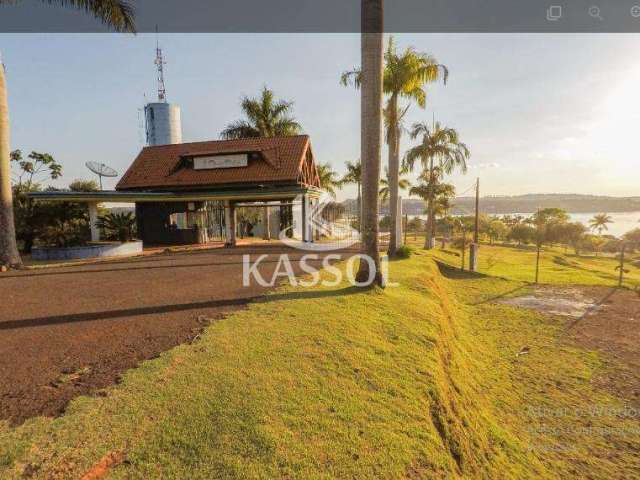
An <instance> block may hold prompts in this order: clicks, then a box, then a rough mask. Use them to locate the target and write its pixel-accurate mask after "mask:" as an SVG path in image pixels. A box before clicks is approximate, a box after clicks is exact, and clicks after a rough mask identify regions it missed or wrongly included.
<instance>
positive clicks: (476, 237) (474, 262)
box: [469, 177, 480, 272]
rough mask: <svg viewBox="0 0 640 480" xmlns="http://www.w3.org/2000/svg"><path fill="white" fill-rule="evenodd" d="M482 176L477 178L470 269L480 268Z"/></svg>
mask: <svg viewBox="0 0 640 480" xmlns="http://www.w3.org/2000/svg"><path fill="white" fill-rule="evenodd" d="M479 242H480V177H478V179H477V180H476V218H475V225H474V231H473V243H472V244H471V246H470V248H469V270H471V271H472V272H476V271H477V270H478V249H479V248H480V243H479Z"/></svg>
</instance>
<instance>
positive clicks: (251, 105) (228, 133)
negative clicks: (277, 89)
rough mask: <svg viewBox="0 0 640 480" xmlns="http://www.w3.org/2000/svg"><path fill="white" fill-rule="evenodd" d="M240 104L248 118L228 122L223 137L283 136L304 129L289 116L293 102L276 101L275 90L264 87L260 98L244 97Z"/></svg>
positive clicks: (229, 138)
mask: <svg viewBox="0 0 640 480" xmlns="http://www.w3.org/2000/svg"><path fill="white" fill-rule="evenodd" d="M240 105H241V108H242V111H243V113H244V114H245V116H246V117H247V119H246V120H236V121H235V122H232V123H230V124H228V125H227V128H225V129H224V130H223V131H222V133H221V134H220V136H221V137H222V138H224V139H227V140H233V139H236V138H253V137H283V136H287V135H296V134H298V133H300V131H301V130H302V128H301V127H300V124H299V123H298V122H296V121H295V119H294V118H293V117H291V116H289V113H290V112H291V110H292V108H293V102H287V101H284V100H280V101H276V100H275V98H274V95H273V91H271V90H269V89H268V88H267V87H263V89H262V92H261V93H260V98H249V97H243V98H242V102H241V104H240Z"/></svg>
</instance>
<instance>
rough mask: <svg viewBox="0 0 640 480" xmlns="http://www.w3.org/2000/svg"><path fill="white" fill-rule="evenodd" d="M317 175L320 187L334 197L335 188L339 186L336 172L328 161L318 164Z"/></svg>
mask: <svg viewBox="0 0 640 480" xmlns="http://www.w3.org/2000/svg"><path fill="white" fill-rule="evenodd" d="M317 169H318V177H320V187H321V188H322V189H323V190H325V191H326V192H327V193H328V194H329V195H331V196H332V197H333V198H336V189H337V188H340V180H339V179H338V178H337V176H338V174H337V173H336V171H335V170H334V169H333V167H332V166H331V165H329V164H328V163H320V164H318V167H317Z"/></svg>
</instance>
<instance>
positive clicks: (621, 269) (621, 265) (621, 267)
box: [618, 243, 626, 287]
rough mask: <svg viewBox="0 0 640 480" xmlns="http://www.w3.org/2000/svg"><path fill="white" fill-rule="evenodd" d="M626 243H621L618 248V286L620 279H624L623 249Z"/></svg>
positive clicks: (619, 285)
mask: <svg viewBox="0 0 640 480" xmlns="http://www.w3.org/2000/svg"><path fill="white" fill-rule="evenodd" d="M625 247H626V244H625V243H622V249H621V250H620V266H619V267H618V268H619V269H620V276H619V277H618V287H622V281H623V280H624V250H625Z"/></svg>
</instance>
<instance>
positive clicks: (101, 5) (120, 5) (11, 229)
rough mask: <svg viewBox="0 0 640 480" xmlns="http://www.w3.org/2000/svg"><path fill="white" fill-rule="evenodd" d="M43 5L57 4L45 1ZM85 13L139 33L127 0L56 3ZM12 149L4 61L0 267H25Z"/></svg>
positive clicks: (0, 80) (0, 76)
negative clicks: (18, 231)
mask: <svg viewBox="0 0 640 480" xmlns="http://www.w3.org/2000/svg"><path fill="white" fill-rule="evenodd" d="M42 2H43V3H49V4H51V3H53V2H51V0H42ZM5 3H15V2H14V1H13V0H0V5H2V4H5ZM55 3H58V4H60V5H61V6H65V7H66V6H68V7H72V8H76V9H78V10H84V11H86V12H88V13H90V14H92V15H93V16H94V17H95V18H97V19H98V20H100V21H101V22H102V23H104V24H105V25H108V26H109V27H111V28H113V29H114V30H117V31H120V32H135V25H134V10H133V8H132V7H131V5H130V4H129V3H128V2H127V1H125V0H91V1H89V0H66V1H63V0H61V1H58V2H55ZM9 152H10V146H9V105H8V101H7V84H6V79H5V71H4V64H1V62H0V266H2V265H9V266H16V267H19V266H21V265H22V260H21V259H20V254H19V253H18V246H17V243H16V231H15V224H14V219H13V197H12V191H11V162H10V158H9V157H10V154H9Z"/></svg>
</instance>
